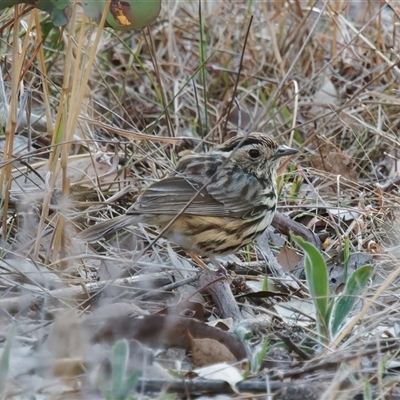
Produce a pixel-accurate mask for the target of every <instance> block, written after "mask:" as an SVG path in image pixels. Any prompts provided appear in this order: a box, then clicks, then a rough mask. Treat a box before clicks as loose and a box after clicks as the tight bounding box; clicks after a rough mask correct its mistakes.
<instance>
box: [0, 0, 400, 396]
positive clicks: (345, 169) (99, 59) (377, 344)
mask: <svg viewBox="0 0 400 400" xmlns="http://www.w3.org/2000/svg"><path fill="white" fill-rule="evenodd" d="M200 4H201V8H199V3H198V2H194V1H184V2H178V1H168V2H167V1H165V2H164V4H163V9H162V12H161V15H160V16H159V18H158V20H157V22H156V23H154V24H153V25H152V26H151V27H149V28H145V29H144V30H143V31H142V32H139V33H124V34H116V33H115V32H112V31H108V30H106V31H103V32H100V31H99V30H97V28H95V27H93V26H91V25H90V24H89V22H88V21H86V20H85V18H84V17H83V16H82V15H81V14H80V13H79V12H78V13H76V14H75V12H74V13H73V14H72V20H71V25H70V27H69V29H67V30H63V31H60V30H58V29H55V28H54V27H53V26H52V24H51V23H50V22H49V21H48V19H47V18H46V16H45V15H42V14H37V13H36V12H35V11H32V12H30V13H29V14H27V15H25V16H24V17H23V21H24V24H22V23H19V25H18V26H15V25H14V24H13V18H14V13H13V10H8V11H6V12H5V13H3V14H2V15H1V16H0V66H1V76H2V81H3V83H1V84H0V91H1V92H2V93H0V110H1V112H0V124H1V126H2V127H3V132H4V136H3V140H2V143H3V144H4V146H3V148H2V152H3V160H2V163H1V170H0V194H1V199H2V202H1V205H2V233H3V238H2V240H3V246H2V258H3V260H2V261H1V275H0V282H1V294H2V298H1V299H0V307H1V308H2V309H3V310H4V311H5V312H3V313H2V316H1V320H2V324H1V325H2V329H1V334H2V335H3V338H4V339H5V338H6V337H7V335H8V339H10V338H11V336H13V335H12V334H7V332H8V329H9V328H8V327H9V326H11V325H12V324H15V325H16V326H17V332H18V333H17V334H14V346H13V348H12V350H11V356H10V357H9V358H10V367H9V371H8V377H9V379H8V380H7V389H6V390H7V393H9V394H10V396H11V397H12V396H14V397H15V398H19V397H18V396H21V398H25V397H28V396H29V395H30V394H34V393H39V392H42V393H44V396H45V397H47V398H56V397H57V396H58V397H61V396H62V395H63V394H64V395H65V393H67V395H68V396H71V397H72V396H75V395H76V396H79V395H82V396H83V398H89V397H87V396H92V395H93V397H96V396H97V397H99V398H104V393H105V392H104V385H106V386H107V382H109V381H110V379H111V378H110V377H109V370H108V369H107V366H108V364H107V360H109V359H110V352H111V350H110V348H109V346H111V344H110V343H112V340H111V341H110V340H108V338H107V340H106V339H105V337H106V335H105V334H104V332H102V335H100V338H101V341H102V342H105V343H103V345H99V344H98V343H97V341H98V340H97V341H96V340H94V339H93V337H92V336H90V335H92V332H91V333H90V335H89V333H88V332H87V329H86V325H85V324H89V323H88V322H87V318H88V317H87V315H89V314H90V313H91V312H92V311H94V310H96V309H97V308H98V307H99V306H100V307H107V305H110V304H111V303H117V308H115V309H112V311H111V312H110V315H108V314H107V313H105V314H104V315H103V318H102V317H101V315H102V314H101V311H100V318H99V319H100V321H102V323H104V324H106V325H107V324H108V325H111V326H112V325H113V324H118V323H119V324H121V321H120V320H119V322H116V321H115V319H112V318H117V319H118V316H120V318H121V319H122V320H123V321H128V322H126V325H124V324H122V325H123V326H125V328H124V329H122V328H121V329H120V330H118V332H119V335H116V336H117V337H121V336H122V337H126V336H128V337H129V338H131V337H135V338H137V336H135V335H134V334H133V333H132V331H130V328H131V329H136V328H134V327H133V325H132V326H131V325H130V324H131V322H129V321H130V319H129V318H130V317H129V316H131V315H139V314H145V315H146V314H147V313H153V312H156V311H160V310H162V309H164V308H167V309H168V310H169V313H170V314H171V313H172V314H178V315H180V316H181V315H182V314H184V313H187V310H188V309H190V310H191V311H190V313H191V314H190V315H195V317H197V318H200V319H201V318H204V319H215V318H218V317H219V316H220V315H221V314H223V310H219V309H218V308H214V307H213V303H212V301H211V300H210V299H209V297H207V296H206V295H204V296H203V295H200V294H199V292H197V289H198V287H199V285H198V280H197V276H196V273H197V269H196V266H195V265H194V263H193V262H192V260H190V259H188V257H187V256H186V255H185V254H183V253H182V252H181V251H180V250H179V249H178V248H176V247H174V246H173V245H172V244H170V243H168V242H167V241H165V240H163V239H160V240H158V241H157V243H155V244H154V245H153V246H152V247H151V248H150V249H149V248H148V244H149V243H151V242H152V241H153V239H154V238H156V237H157V234H156V233H155V232H154V231H152V230H149V229H145V228H143V227H140V228H139V229H135V230H134V233H133V234H129V235H120V236H118V237H117V238H115V239H113V240H112V241H111V240H110V241H107V242H104V243H102V244H101V245H100V244H96V245H95V246H90V245H88V244H86V243H81V242H79V241H77V240H76V238H75V237H76V235H77V233H78V232H79V231H80V230H82V229H84V228H85V227H87V226H88V225H91V224H93V223H95V222H96V221H98V220H102V219H105V218H110V217H112V216H115V215H120V214H123V213H124V212H125V211H126V209H127V208H129V206H130V205H131V204H132V201H133V200H134V198H135V197H136V196H137V194H138V193H140V191H141V190H142V189H143V188H144V187H146V186H147V185H148V184H150V183H151V182H153V181H155V180H158V179H160V178H162V177H164V176H165V175H167V174H168V173H169V172H170V171H171V170H172V169H173V167H174V165H175V163H176V160H177V159H178V157H179V152H181V151H183V150H187V149H190V150H194V149H195V150H206V149H209V148H210V146H211V145H212V144H214V143H220V142H222V141H224V140H225V139H226V138H227V137H229V136H230V135H232V134H233V133H232V132H234V131H237V130H238V128H240V129H239V130H240V131H241V132H245V131H248V130H259V131H263V132H268V133H270V134H271V135H273V136H274V137H276V139H277V140H278V141H279V142H280V143H285V144H290V145H292V146H295V147H297V148H299V149H300V155H299V156H298V157H296V158H295V159H294V160H292V162H291V163H290V165H289V166H288V168H287V169H286V172H287V174H285V175H284V176H283V177H282V178H280V182H279V187H280V190H281V200H280V211H282V212H284V213H287V214H288V215H290V217H291V218H292V219H294V220H296V221H297V222H299V223H302V224H304V225H306V226H307V227H308V228H310V229H311V230H313V231H314V232H315V233H316V234H318V235H319V237H320V238H321V239H322V241H323V250H324V256H325V257H326V259H327V264H328V266H329V273H330V277H331V286H332V287H331V288H332V290H336V289H337V287H338V285H339V283H340V281H341V278H342V267H343V249H344V243H345V240H346V239H348V241H349V244H350V253H351V255H352V258H351V261H350V266H351V267H353V268H357V267H359V266H360V263H365V262H371V260H372V259H373V260H374V262H375V263H376V266H375V274H374V277H373V280H372V281H371V284H370V287H369V288H368V292H367V293H366V294H365V296H364V298H363V304H362V306H363V308H362V309H361V305H359V308H358V309H357V310H355V312H354V315H355V316H356V317H355V318H356V319H355V320H354V321H355V322H357V324H356V325H355V326H354V329H353V330H352V331H350V330H346V329H345V328H343V330H342V335H341V336H340V340H337V341H336V342H333V343H331V344H330V346H326V347H325V348H324V349H323V350H322V349H321V347H320V346H319V345H318V339H317V336H316V333H315V326H314V325H313V318H312V317H310V312H309V311H308V310H309V308H306V306H307V304H305V305H304V304H303V303H306V301H305V300H306V297H307V289H306V287H304V286H300V289H299V287H297V288H296V287H295V284H294V281H293V279H297V278H298V277H300V278H301V277H302V275H301V271H299V270H298V269H299V268H298V267H297V262H295V261H293V260H291V261H288V262H287V263H286V265H285V268H287V269H290V270H291V271H290V272H292V273H293V274H294V275H295V276H296V278H290V279H289V277H288V276H287V278H288V280H287V282H286V283H285V281H283V282H282V281H281V279H280V278H279V277H277V276H275V277H274V275H273V274H272V273H271V274H270V278H269V280H268V285H269V287H268V289H269V290H270V295H266V294H265V293H266V292H265V289H266V287H265V285H266V281H265V280H264V276H265V275H266V274H265V272H266V270H267V268H266V266H265V262H264V256H265V255H264V254H263V251H260V250H259V249H258V248H257V247H256V246H248V247H247V248H245V249H243V250H242V251H241V252H240V254H237V255H236V257H234V258H231V259H230V261H231V262H232V263H233V264H234V265H235V268H236V269H237V273H238V274H239V275H244V276H245V277H246V278H247V284H243V282H241V281H240V280H239V279H236V280H235V282H236V283H238V281H240V282H239V283H238V284H237V285H236V286H234V288H233V289H232V290H233V293H234V295H237V296H239V295H243V294H244V293H246V294H247V295H248V296H249V297H244V298H243V297H241V298H240V297H238V298H237V303H238V304H239V307H240V309H241V311H242V313H243V315H244V316H245V320H247V321H248V323H249V324H250V323H251V324H253V323H254V320H257V324H259V326H258V325H257V327H258V328H259V330H257V328H255V327H254V326H253V325H251V326H252V328H251V329H252V331H253V332H256V333H257V334H256V333H255V336H257V337H258V340H259V342H257V343H256V344H254V343H251V346H252V347H251V348H252V349H253V350H252V351H253V352H255V353H257V352H261V350H260V348H261V347H262V346H261V344H260V343H261V342H262V341H263V338H265V337H268V338H269V339H268V340H269V342H268V346H267V351H266V355H265V363H264V364H263V367H261V370H262V369H263V368H265V367H269V368H272V369H271V370H270V371H269V376H270V377H271V379H272V384H273V385H274V384H278V383H279V377H281V376H287V377H288V379H289V378H291V380H290V382H292V383H293V384H298V383H300V384H302V383H304V384H305V386H307V385H308V384H309V382H318V385H321V386H319V387H318V390H316V391H314V392H313V393H311V394H310V397H305V394H304V393H303V392H302V393H303V395H302V396H303V397H301V398H320V399H351V398H354V396H355V395H357V394H362V395H363V396H364V398H366V399H367V398H371V399H372V398H374V399H385V398H400V393H399V390H398V388H397V387H396V381H397V378H396V375H395V374H396V372H395V371H396V370H395V368H396V365H397V363H398V356H397V350H396V343H397V342H396V341H395V338H396V337H397V336H398V323H399V320H398V296H399V292H398V286H399V279H398V275H400V266H399V265H398V257H399V252H400V250H399V245H398V240H399V237H400V232H399V225H398V220H397V219H396V213H397V209H398V207H399V190H398V185H399V182H400V181H399V173H398V165H399V155H400V139H399V135H398V133H397V130H398V128H399V124H400V120H399V116H398V115H399V114H398V112H397V110H398V107H399V104H400V100H399V96H398V86H399V83H400V70H399V68H398V57H399V54H400V37H399V23H400V4H397V2H390V3H389V2H388V3H385V2H375V1H364V2H355V1H350V0H348V1H344V2H334V1H330V2H328V1H327V2H316V3H312V2H298V1H292V2H287V1H279V2H272V3H269V2H262V1H255V2H253V1H234V2H226V1H213V2H201V3H200ZM26 26H28V29H29V31H30V33H29V35H28V34H26V30H25V27H26ZM2 27H3V28H2ZM42 37H43V46H42V45H41V40H42ZM96 40H98V44H95V42H96ZM237 105H239V111H238V106H237ZM229 110H231V111H232V112H231V114H230V115H228V113H229ZM13 148H14V150H13ZM100 152H102V153H103V155H102V156H101V157H100V154H99V153H100ZM284 244H286V246H287V247H289V249H290V251H291V249H293V248H294V244H293V242H292V241H291V240H290V238H288V237H285V236H284V235H282V234H279V233H276V232H272V230H271V232H270V245H271V248H272V249H273V251H274V252H275V254H278V253H279V252H280V251H281V248H282V247H283V245H284ZM292 253H293V252H291V254H292ZM360 253H361V254H360ZM282 257H283V258H284V256H282ZM280 260H282V258H280ZM124 277H126V278H127V280H125V281H124V280H123V279H122V280H121V278H124ZM96 280H100V281H101V282H100V283H99V284H97V283H96ZM196 283H197V287H196ZM299 284H300V283H299ZM70 286H72V287H73V289H71V288H70ZM200 286H201V285H200ZM254 292H258V295H254ZM251 293H253V296H251ZM263 293H264V294H263ZM271 293H272V294H271ZM263 296H264V297H263ZM189 300H190V301H189ZM121 303H126V304H125V305H126V306H127V304H128V303H129V309H125V308H124V307H125V306H121ZM278 303H279V304H278ZM177 304H181V306H179V307H180V308H179V307H178V306H177ZM182 304H183V305H182ZM285 307H286V310H289V311H290V313H291V314H292V315H291V316H290V317H289V316H288V313H287V312H286V313H284V312H283V309H284V308H285ZM121 308H123V309H122V310H121ZM100 310H102V308H100ZM293 310H294V313H293ZM72 311H73V312H72ZM360 311H361V314H360ZM210 313H211V314H210ZM199 314H200V315H199ZM357 315H358V316H357ZM111 317H112V318H111ZM110 318H111V319H110ZM53 320H55V322H54V323H52V322H53ZM82 320H83V322H82ZM179 321H180V320H179ZM260 321H262V322H260ZM152 323H154V321H153V322H152ZM149 324H150V322H149ZM157 329H161V328H160V327H159V325H156V328H155V330H157ZM187 329H188V331H189V330H190V329H191V328H190V329H189V327H188V328H187ZM195 329H199V330H200V329H203V328H199V327H198V326H197V325H196V328H195ZM120 331H123V332H122V333H121V332H120ZM48 334H50V337H49V339H48V340H44V339H43V338H44V337H46V335H48ZM103 334H104V336H103ZM176 334H177V335H178V333H176ZM279 335H280V336H279ZM282 335H283V336H282ZM139 336H140V335H139ZM172 336H173V335H172ZM282 337H283V338H282ZM114 339H115V338H114ZM165 340H166V343H167V346H169V345H170V343H171V341H172V339H165ZM170 340H171V341H170ZM284 344H285V345H284ZM290 346H293V348H290ZM136 347H137V346H136ZM136 347H135V346H133V345H132V346H131V359H132V360H134V361H132V363H133V364H134V363H135V362H136V366H137V365H139V366H140V367H141V368H140V369H143V370H144V367H143V368H142V362H143V365H144V364H145V363H144V361H143V359H145V357H144V356H143V354H142V352H144V353H146V352H148V351H149V349H148V348H145V349H143V348H142V349H140V350H137V348H136ZM150 347H151V346H150ZM170 347H174V346H172V345H170ZM5 348H6V347H5ZM280 348H282V349H283V350H282V353H281V354H278V355H277V354H276V351H277V349H280ZM288 349H289V350H288ZM192 350H193V348H192ZM300 350H303V351H304V352H305V353H306V355H307V358H308V360H305V359H303V358H302V356H301V352H300ZM132 352H133V354H132ZM138 352H139V353H140V354H138ZM274 352H275V353H274ZM6 355H7V352H6V351H4V352H3V357H2V360H4V359H5V358H7V357H6ZM164 356H165V357H164ZM163 357H164V358H163ZM159 359H161V361H162V362H163V364H162V365H163V366H164V367H165V366H169V367H171V368H175V369H177V370H178V369H179V368H178V366H177V362H178V360H179V361H182V363H183V364H182V370H184V369H185V367H188V368H190V366H192V364H191V360H190V359H189V361H188V358H187V357H186V356H185V354H184V353H183V354H179V355H176V354H175V353H173V354H170V353H163V354H162V355H161V356H159ZM60 360H64V361H63V362H65V363H66V364H63V363H62V362H61V361H60ZM65 360H66V361H65ZM71 360H72V361H71ZM74 360H78V361H77V362H74ZM138 360H139V361H138ZM188 362H189V366H188ZM68 363H69V364H68ZM82 363H85V368H80V367H79V365H81V364H82ZM138 363H139V364H138ZM71 365H72V367H71ZM77 365H78V367H77ZM99 365H106V367H104V368H100V367H98V366H99ZM130 367H132V366H131V365H130ZM132 368H133V367H132ZM152 368H154V366H152ZM293 368H294V369H293ZM6 371H7V366H6V364H4V363H3V362H2V361H1V360H0V373H1V372H3V375H5V374H6ZM71 371H72V372H71ZM278 371H280V373H278ZM179 372H180V373H181V371H179ZM55 375H56V376H55ZM60 376H61V377H60ZM145 377H146V378H151V377H153V378H155V379H164V378H165V371H163V372H160V371H158V370H157V371H156V372H155V371H153V370H151V372H148V371H147V372H145ZM275 378H276V379H275ZM102 380H104V382H105V383H104V384H103V383H102ZM32 382H33V383H32ZM78 383H79V384H80V385H81V386H80V387H79V388H78V386H77V385H78ZM2 384H3V382H2V379H0V394H1V393H2V392H1V391H2V390H3V389H4V388H3V386H2ZM203 389H204V388H203ZM272 389H274V386H272ZM272 389H271V390H272ZM275 389H276V388H275ZM4 390H5V389H4ZM198 390H199V391H201V390H202V388H200V389H198ZM216 390H221V392H222V391H223V390H224V389H221V388H220V389H216ZM252 390H253V391H254V392H255V391H257V390H256V389H254V387H250V388H248V389H247V391H250V392H251V391H252ZM261 391H263V392H266V389H265V388H264V389H263V390H261ZM176 392H178V389H176ZM82 393H83V394H82ZM389 393H390V395H391V396H392V397H388V396H389ZM85 396H86V397H85ZM143 396H144V395H143ZM312 396H314V397H312ZM396 396H397V397H396ZM11 397H9V398H11ZM90 398H92V397H90ZM126 398H128V397H126ZM277 398H279V397H277ZM282 398H285V397H282ZM286 398H287V399H289V398H290V399H292V398H293V399H296V398H300V397H295V396H294V395H293V397H286Z"/></svg>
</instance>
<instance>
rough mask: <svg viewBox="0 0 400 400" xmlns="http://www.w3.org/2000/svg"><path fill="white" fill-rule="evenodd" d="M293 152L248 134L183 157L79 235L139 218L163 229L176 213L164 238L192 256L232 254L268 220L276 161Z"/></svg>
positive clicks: (97, 234) (89, 236)
mask: <svg viewBox="0 0 400 400" xmlns="http://www.w3.org/2000/svg"><path fill="white" fill-rule="evenodd" d="M241 141H242V143H241ZM238 145H239V147H238ZM296 152H297V150H294V149H291V148H288V147H285V146H282V147H278V145H277V144H276V142H275V141H274V140H273V139H272V138H271V137H269V136H268V135H265V134H263V133H257V132H253V133H250V134H249V135H248V136H247V137H246V138H245V139H243V136H236V137H234V138H232V139H230V140H228V141H226V142H225V143H223V144H222V145H219V146H216V147H215V148H214V149H213V150H211V151H210V152H208V153H202V154H190V155H186V156H184V157H183V158H182V159H181V160H180V161H179V163H178V165H177V167H176V170H175V172H174V173H173V174H171V175H170V176H168V177H167V178H165V179H162V180H160V181H159V182H155V183H153V184H152V185H150V187H149V188H148V189H146V190H145V191H144V192H143V193H142V194H141V195H140V196H139V198H138V199H137V201H136V203H135V204H134V205H133V206H132V208H131V209H129V210H128V212H127V213H126V214H125V215H122V216H120V217H117V218H113V219H110V220H108V221H104V222H100V223H98V224H96V225H94V226H92V227H90V228H88V229H86V230H85V231H83V232H82V234H81V235H80V237H81V239H85V240H89V241H93V240H98V239H100V238H101V237H103V236H105V235H107V234H109V233H112V232H114V231H116V230H119V229H122V228H124V227H126V226H129V225H136V224H138V223H139V222H144V223H146V224H148V225H156V226H158V227H159V228H160V229H164V228H165V227H166V226H167V225H168V224H169V223H170V222H171V220H172V219H173V218H174V217H176V215H178V214H179V213H181V215H179V216H178V217H177V219H176V220H175V221H174V222H173V224H172V225H171V226H170V227H168V229H167V230H166V231H165V232H164V233H163V236H164V237H166V238H167V239H169V240H170V241H171V242H174V243H175V244H177V245H179V246H180V247H182V248H183V249H184V250H186V251H187V252H191V253H194V254H197V255H207V256H210V257H213V256H214V255H226V254H230V253H234V252H235V251H237V250H238V249H239V248H241V247H242V246H244V245H246V244H248V243H250V242H251V241H252V240H254V239H255V238H256V237H257V236H259V235H260V234H261V233H262V232H263V231H264V230H265V229H266V228H267V227H268V225H270V223H271V222H272V218H273V215H274V213H275V209H276V203H277V193H276V183H275V182H276V172H277V168H278V166H279V159H280V157H282V156H286V155H290V154H294V153H296ZM204 185H206V186H205V187H203V186H204ZM189 201H191V203H190V205H189V206H188V207H187V208H186V209H184V207H185V206H186V205H187V203H188V202H189ZM182 209H184V210H183V211H182Z"/></svg>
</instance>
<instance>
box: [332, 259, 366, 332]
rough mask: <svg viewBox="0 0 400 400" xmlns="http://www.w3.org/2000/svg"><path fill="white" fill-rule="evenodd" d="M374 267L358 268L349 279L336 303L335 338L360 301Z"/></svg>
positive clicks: (334, 318) (333, 324) (334, 317)
mask: <svg viewBox="0 0 400 400" xmlns="http://www.w3.org/2000/svg"><path fill="white" fill-rule="evenodd" d="M372 271H373V267H372V266H371V265H364V266H362V267H360V268H358V269H357V270H356V271H354V272H353V274H352V275H351V276H350V277H349V279H348V281H347V283H346V286H345V287H344V290H343V294H342V296H340V297H339V299H338V300H337V301H335V307H334V309H333V312H332V318H331V329H330V331H331V335H332V336H335V335H336V333H337V331H338V329H339V328H340V326H341V325H342V324H343V321H344V320H345V319H346V318H347V316H348V315H349V313H350V312H351V310H352V309H353V307H354V304H355V303H356V301H357V300H359V295H360V294H361V293H362V292H363V291H364V289H365V288H366V286H367V283H368V279H369V278H370V277H371V274H372Z"/></svg>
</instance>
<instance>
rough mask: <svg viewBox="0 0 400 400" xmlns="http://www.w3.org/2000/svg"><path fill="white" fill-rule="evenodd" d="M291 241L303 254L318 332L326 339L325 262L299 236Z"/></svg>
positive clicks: (326, 297) (316, 251)
mask: <svg viewBox="0 0 400 400" xmlns="http://www.w3.org/2000/svg"><path fill="white" fill-rule="evenodd" d="M293 240H294V241H295V242H296V243H297V244H298V245H299V246H300V247H301V248H302V249H303V250H304V253H305V271H306V278H307V283H308V288H309V290H310V294H311V297H312V299H313V302H314V305H315V308H316V312H317V327H318V331H319V333H320V334H322V335H323V336H324V337H325V338H328V330H327V327H328V321H329V299H330V293H329V284H328V272H327V270H326V264H325V260H324V259H323V257H322V255H321V253H320V252H319V251H318V249H317V248H316V247H314V246H313V245H312V244H311V243H308V242H306V241H305V240H303V239H302V238H301V237H300V236H293Z"/></svg>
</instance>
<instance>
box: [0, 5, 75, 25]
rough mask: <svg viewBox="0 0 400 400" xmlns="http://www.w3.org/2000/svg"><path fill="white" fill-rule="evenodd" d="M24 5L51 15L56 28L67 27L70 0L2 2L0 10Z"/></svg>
mask: <svg viewBox="0 0 400 400" xmlns="http://www.w3.org/2000/svg"><path fill="white" fill-rule="evenodd" d="M24 3H25V4H30V5H32V6H34V7H36V8H38V9H39V10H42V11H46V12H47V13H49V15H50V18H51V20H52V21H53V24H54V25H55V26H63V25H66V24H67V22H68V20H69V17H68V8H69V6H70V0H25V1H22V0H0V10H2V9H3V8H6V7H12V6H15V5H18V4H24Z"/></svg>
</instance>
